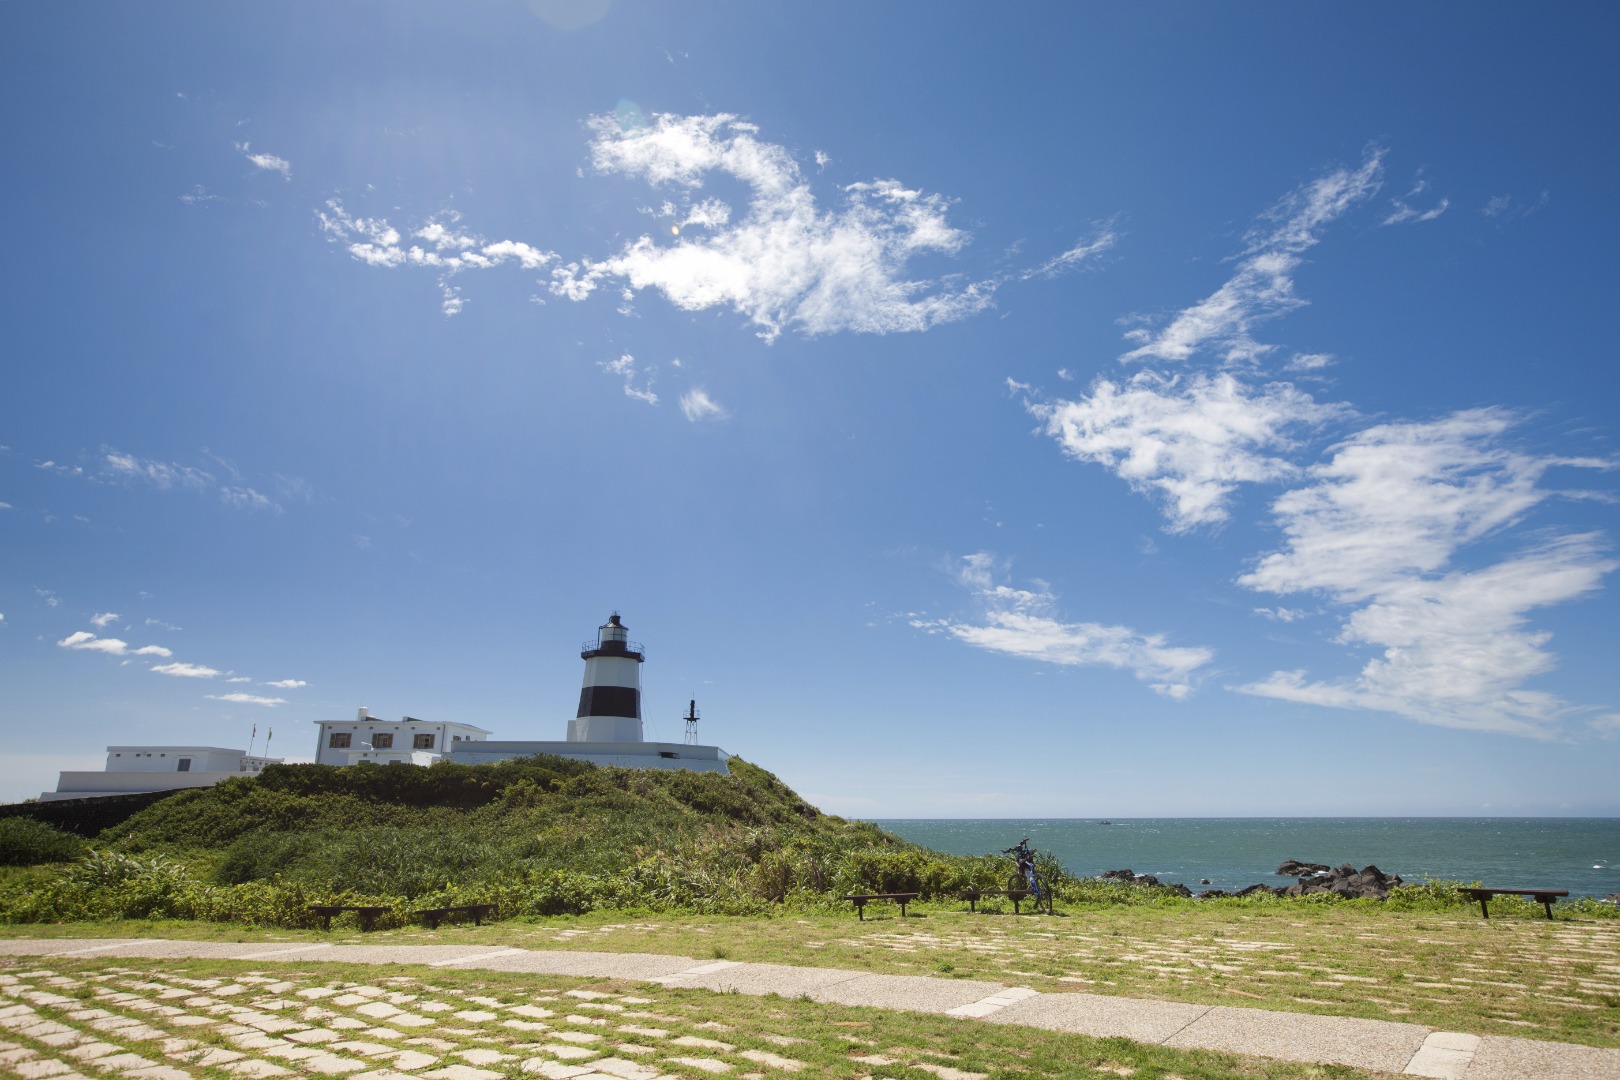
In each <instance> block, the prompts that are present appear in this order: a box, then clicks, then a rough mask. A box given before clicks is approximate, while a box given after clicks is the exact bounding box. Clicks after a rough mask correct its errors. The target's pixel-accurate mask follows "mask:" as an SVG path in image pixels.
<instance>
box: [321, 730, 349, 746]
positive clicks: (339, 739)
mask: <svg viewBox="0 0 1620 1080" xmlns="http://www.w3.org/2000/svg"><path fill="white" fill-rule="evenodd" d="M326 745H327V746H330V747H331V748H332V749H333V750H347V749H348V748H349V733H348V732H347V731H334V732H332V738H331V739H330V740H328V742H327V744H326Z"/></svg>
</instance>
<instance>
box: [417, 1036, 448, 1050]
mask: <svg viewBox="0 0 1620 1080" xmlns="http://www.w3.org/2000/svg"><path fill="white" fill-rule="evenodd" d="M405 1045H406V1046H425V1047H427V1048H428V1049H429V1050H439V1051H445V1050H454V1049H455V1048H456V1044H455V1043H453V1042H450V1041H449V1040H448V1039H435V1038H433V1037H432V1036H431V1035H418V1036H417V1037H416V1038H414V1039H406V1040H405Z"/></svg>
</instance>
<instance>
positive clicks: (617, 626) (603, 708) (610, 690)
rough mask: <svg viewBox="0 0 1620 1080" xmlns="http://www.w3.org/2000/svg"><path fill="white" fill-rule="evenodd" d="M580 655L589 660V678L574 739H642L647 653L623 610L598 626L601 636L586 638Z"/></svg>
mask: <svg viewBox="0 0 1620 1080" xmlns="http://www.w3.org/2000/svg"><path fill="white" fill-rule="evenodd" d="M579 656H580V659H582V660H584V661H585V682H584V685H583V686H582V687H581V688H580V691H579V712H578V714H577V715H576V716H575V717H574V719H572V720H570V721H569V722H568V741H569V742H593V743H639V742H641V741H642V738H641V665H642V662H643V661H644V660H645V659H646V656H645V654H644V653H643V651H642V648H641V644H640V642H635V641H631V640H630V631H629V630H627V629H626V628H625V625H624V624H623V623H622V622H620V621H619V614H618V612H614V613H613V615H611V616H610V617H609V618H608V621H607V622H605V623H603V624H602V625H601V626H599V627H597V637H596V640H595V641H587V642H585V644H584V645H583V646H582V647H581V648H580V653H579Z"/></svg>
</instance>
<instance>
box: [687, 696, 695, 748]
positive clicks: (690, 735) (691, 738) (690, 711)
mask: <svg viewBox="0 0 1620 1080" xmlns="http://www.w3.org/2000/svg"><path fill="white" fill-rule="evenodd" d="M697 722H698V711H697V698H693V699H692V700H691V702H690V703H689V704H688V705H687V706H686V745H687V746H696V745H697Z"/></svg>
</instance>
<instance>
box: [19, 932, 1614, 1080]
mask: <svg viewBox="0 0 1620 1080" xmlns="http://www.w3.org/2000/svg"><path fill="white" fill-rule="evenodd" d="M0 955H7V956H41V957H61V958H63V959H67V958H74V959H89V958H99V957H108V958H112V957H129V958H146V959H165V958H175V959H212V960H252V961H256V962H261V963H263V962H270V963H274V962H295V963H304V962H308V961H331V962H337V963H346V964H391V963H397V964H426V965H429V966H433V967H443V968H457V969H469V970H488V971H512V972H533V973H535V974H544V975H572V976H582V977H588V978H612V979H634V980H638V981H642V982H653V983H659V984H662V985H664V986H669V987H681V988H695V989H703V990H713V991H716V992H731V991H736V992H739V993H744V994H771V993H775V994H780V995H782V996H783V997H789V998H799V997H808V998H810V999H811V1000H814V1001H824V1002H829V1003H833V1004H839V1005H867V1006H875V1007H878V1008H885V1009H905V1010H910V1011H913V1012H923V1013H935V1014H940V1015H945V1016H952V1017H960V1018H963V1019H974V1020H980V1021H984V1022H987V1023H995V1024H1020V1025H1025V1026H1028V1027H1036V1028H1044V1029H1046V1030H1049V1031H1064V1032H1074V1033H1076V1034H1081V1035H1093V1036H1115V1035H1117V1036H1124V1037H1125V1038H1128V1039H1132V1040H1135V1041H1137V1042H1143V1043H1159V1044H1162V1045H1164V1046H1171V1047H1180V1048H1188V1049H1191V1048H1198V1049H1206V1050H1222V1051H1227V1052H1229V1053H1236V1054H1252V1055H1255V1056H1258V1057H1268V1058H1280V1059H1285V1060H1290V1061H1305V1062H1315V1063H1324V1064H1340V1065H1349V1066H1352V1067H1355V1068H1360V1069H1367V1070H1370V1071H1373V1072H1381V1073H1389V1074H1404V1075H1407V1076H1425V1077H1437V1078H1446V1080H1616V1078H1620V1050H1612V1049H1601V1048H1597V1047H1589V1046H1577V1045H1571V1044H1567V1043H1553V1042H1538V1041H1534V1040H1531V1039H1515V1038H1507V1037H1503V1036H1496V1035H1485V1036H1477V1035H1467V1034H1462V1033H1459V1032H1446V1031H1434V1030H1433V1029H1431V1028H1427V1027H1423V1026H1421V1025H1418V1024H1402V1023H1395V1022H1392V1021H1387V1020H1360V1019H1354V1018H1351V1017H1338V1016H1316V1015H1311V1014H1307V1013H1292V1012H1273V1011H1270V1010H1267V1009H1244V1008H1231V1007H1228V1006H1224V1005H1188V1004H1183V1003H1180V1002H1172V1001H1151V1000H1142V999H1136V998H1123V997H1106V996H1101V995H1096V994H1043V993H1038V992H1036V991H1034V990H1029V989H1025V988H1022V987H1005V986H1000V985H998V984H995V983H988V982H974V981H970V980H965V979H941V978H932V977H929V976H921V975H879V974H872V973H869V972H862V971H847V970H841V969H837V968H805V967H790V966H787V965H784V964H748V963H734V962H731V961H726V960H716V961H708V962H704V961H699V960H696V959H693V958H692V957H686V956H663V955H657V954H651V953H602V952H560V951H536V950H529V949H515V948H501V947H495V946H455V945H331V944H325V943H313V944H306V945H285V944H269V943H259V944H240V943H233V944H225V943H218V942H204V941H170V940H157V939H128V940H84V939H51V940H43V939H0Z"/></svg>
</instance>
